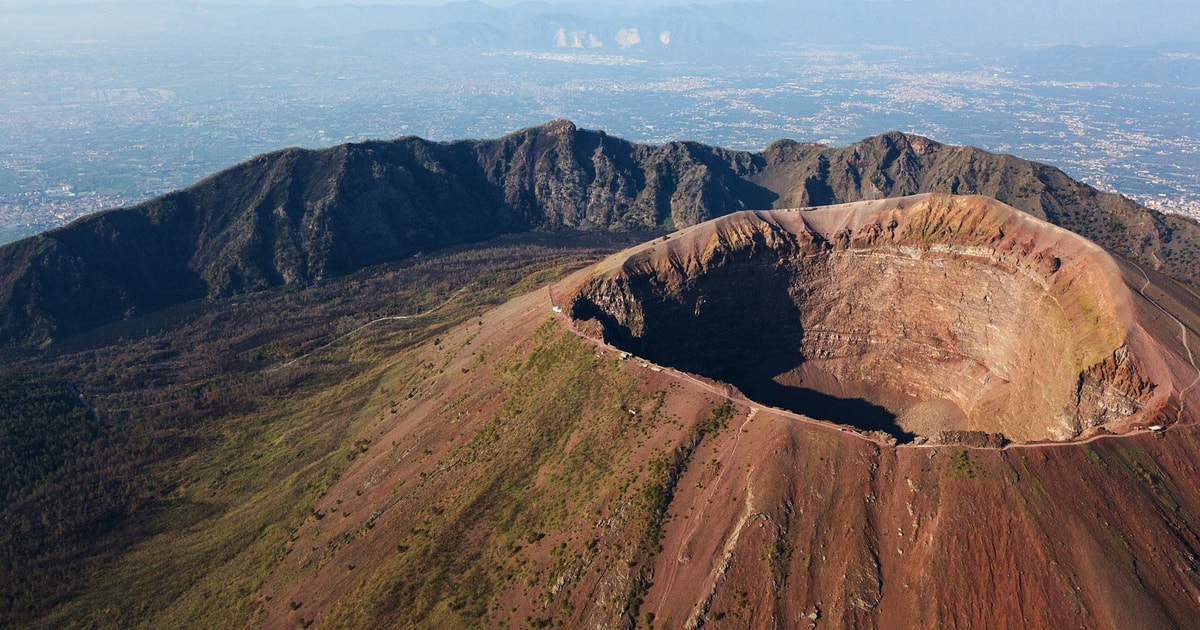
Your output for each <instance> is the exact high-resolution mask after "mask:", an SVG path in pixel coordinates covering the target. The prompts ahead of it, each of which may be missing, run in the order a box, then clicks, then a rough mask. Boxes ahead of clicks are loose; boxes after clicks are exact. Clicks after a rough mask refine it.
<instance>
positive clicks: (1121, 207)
mask: <svg viewBox="0 0 1200 630" xmlns="http://www.w3.org/2000/svg"><path fill="white" fill-rule="evenodd" d="M929 191H944V192H957V193H966V192H974V193H979V194H984V195H989V196H994V197H996V198H997V199H1000V200H1002V201H1004V202H1006V203H1008V204H1010V205H1013V206H1014V207H1017V208H1019V209H1021V210H1024V211H1026V212H1029V213H1031V214H1034V215H1035V216H1038V217H1042V218H1046V219H1048V220H1050V221H1051V222H1054V223H1057V224H1059V225H1063V226H1064V227H1067V228H1069V229H1072V230H1074V231H1077V232H1079V233H1081V234H1083V235H1085V236H1087V237H1089V238H1091V239H1093V240H1095V241H1096V242H1098V243H1101V244H1102V245H1105V246H1106V247H1109V248H1111V249H1113V250H1115V251H1117V252H1119V253H1122V254H1124V255H1128V256H1130V257H1131V258H1133V259H1135V260H1138V261H1140V262H1142V263H1145V264H1147V265H1150V266H1152V267H1154V268H1157V269H1161V270H1162V271H1164V272H1166V273H1168V274H1170V275H1173V276H1175V277H1177V278H1180V279H1182V280H1185V281H1186V282H1189V283H1190V284H1192V285H1193V286H1195V285H1196V284H1198V283H1200V270H1198V268H1197V265H1196V264H1195V257H1196V255H1197V253H1198V247H1200V226H1197V224H1196V223H1195V222H1193V221H1189V220H1187V219H1183V218H1178V217H1169V216H1164V215H1161V214H1158V213H1155V212H1152V211H1149V210H1147V209H1145V208H1142V207H1141V206H1138V205H1137V204H1135V203H1133V202H1131V201H1129V200H1127V199H1124V198H1122V197H1119V196H1116V195H1110V194H1104V193H1099V192H1097V191H1095V190H1094V189H1092V188H1090V187H1088V186H1086V185H1083V184H1080V183H1078V182H1075V181H1073V180H1071V179H1070V178H1068V177H1067V176H1066V175H1064V174H1063V173H1062V172H1061V171H1059V170H1057V169H1054V168H1051V167H1047V166H1043V165H1039V164H1035V163H1032V162H1028V161H1024V160H1020V159H1018V158H1014V157H1010V156H997V155H992V154H988V153H985V152H982V151H979V150H976V149H971V148H966V147H952V146H945V145H940V144H937V143H934V142H931V141H929V140H926V139H923V138H919V137H914V136H905V135H902V134H897V133H890V134H885V135H882V136H878V137H874V138H869V139H867V140H864V141H862V142H860V143H858V144H856V145H853V146H851V147H847V148H843V149H830V148H827V147H823V146H819V145H805V144H797V143H794V142H790V141H781V142H778V143H776V144H774V145H772V146H771V147H769V148H768V149H767V150H766V151H764V152H762V153H746V152H736V151H728V150H724V149H719V148H713V147H707V146H704V145H700V144H696V143H688V142H675V143H670V144H666V145H663V146H646V145H638V144H633V143H630V142H626V141H624V140H621V139H618V138H613V137H611V136H608V135H606V134H604V133H603V132H593V131H585V130H580V129H577V128H576V127H575V126H574V125H573V124H571V123H569V122H566V121H555V122H551V123H548V124H546V125H543V126H541V127H535V128H531V129H526V130H523V131H519V132H516V133H514V134H511V135H508V136H505V137H503V138H499V139H495V140H482V141H458V142H452V143H434V142H429V141H425V140H422V139H419V138H412V137H409V138H401V139H398V140H394V141H389V142H368V143H361V144H351V145H342V146H338V147H333V148H330V149H325V150H320V151H308V150H299V149H288V150H284V151H280V152H276V153H271V154H267V155H263V156H259V157H256V158H254V159H252V160H249V161H247V162H245V163H243V164H240V165H238V166H235V167H233V168H231V169H229V170H227V171H224V172H221V173H218V174H217V175H214V176H212V177H210V178H208V179H206V180H204V181H202V182H200V183H198V184H196V185H195V186H192V187H190V188H188V189H185V190H182V191H178V192H175V193H171V194H169V195H166V196H164V197H161V198H158V199H155V200H152V201H149V202H146V203H144V204H141V205H138V206H134V207H131V208H126V209H119V210H112V211H109V212H105V213H101V214H98V215H94V216H90V217H86V218H84V219H80V220H78V221H76V222H74V223H72V224H71V225H68V226H66V227H63V228H61V229H58V230H54V231H51V232H48V233H46V234H43V235H40V236H37V237H34V238H30V239H26V240H24V241H19V242H17V243H13V244H10V245H8V246H5V247H3V248H0V343H8V344H12V343H17V344H21V345H28V344H38V343H43V342H45V341H47V340H49V339H56V338H62V337H65V336H70V335H72V334H75V333H78V332H81V331H84V330H88V329H90V328H92V327H94V326H95V325H97V324H100V323H105V322H111V321H114V320H118V319H122V318H127V317H130V316H132V315H136V314H139V313H145V312H148V311H153V310H156V309H159V308H162V307H165V306H169V305H173V304H179V303H182V302H185V301H188V300H192V299H196V298H203V297H209V298H212V297H219V296H229V295H237V294H243V293H249V292H254V291H258V290H262V289H265V288H269V287H275V286H304V285H307V284H309V283H312V282H314V281H318V280H321V279H323V278H329V277H334V276H339V275H343V274H346V273H349V272H352V271H355V270H357V269H361V268H363V267H366V266H369V265H373V264H377V263H381V262H385V261H390V260H396V259H400V258H403V257H406V256H410V255H413V254H415V253H418V252H423V251H429V250H432V249H436V248H439V247H443V246H446V245H450V244H454V243H463V242H473V241H478V240H482V239H484V238H488V237H491V236H494V235H497V234H500V233H507V232H519V231H526V230H547V229H549V230H553V229H558V228H563V227H571V228H574V227H579V228H597V229H617V230H625V229H639V228H641V229H645V228H668V229H669V228H673V227H683V226H687V225H693V224H695V223H698V222H701V221H704V220H706V219H709V218H712V217H716V216H721V215H724V214H728V213H730V212H733V211H737V210H743V209H758V208H769V207H789V206H802V205H823V204H830V203H840V202H847V201H855V200H859V199H871V198H877V197H882V196H901V195H908V194H913V193H918V192H929Z"/></svg>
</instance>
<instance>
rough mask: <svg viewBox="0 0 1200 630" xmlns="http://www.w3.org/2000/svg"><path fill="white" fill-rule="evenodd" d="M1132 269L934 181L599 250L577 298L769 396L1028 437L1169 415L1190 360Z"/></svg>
mask: <svg viewBox="0 0 1200 630" xmlns="http://www.w3.org/2000/svg"><path fill="white" fill-rule="evenodd" d="M1142 280H1143V277H1142V276H1141V275H1140V270H1139V269H1138V268H1137V267H1133V266H1132V265H1130V264H1128V263H1124V262H1122V261H1118V260H1117V259H1115V258H1113V257H1112V256H1111V255H1110V254H1108V253H1107V252H1105V251H1104V250H1102V249H1101V248H1099V247H1098V246H1096V245H1094V244H1092V243H1090V242H1088V241H1087V240H1085V239H1083V238H1081V237H1079V236H1077V235H1075V234H1072V233H1070V232H1067V231H1065V230H1062V229H1060V228H1056V227H1054V226H1051V225H1049V224H1047V223H1044V222H1041V221H1038V220H1036V219H1033V218H1031V217H1029V216H1028V215H1025V214H1022V213H1020V212H1017V211H1015V210H1013V209H1011V208H1009V207H1007V206H1004V205H1003V204H1000V203H998V202H995V201H992V200H988V199H986V198H983V197H950V196H942V195H934V196H919V197H910V198H906V199H901V200H888V201H878V202H868V203H859V204H850V205H846V206H835V207H830V208H820V209H810V210H780V211H771V212H744V213H740V214H736V215H732V216H729V217H726V218H723V219H719V220H716V221H713V222H710V223H707V224H703V225H700V226H696V227H694V228H690V229H688V230H685V231H684V232H682V233H680V234H677V235H674V236H672V237H671V238H669V239H668V240H667V241H665V242H656V243H654V244H652V245H648V246H643V248H641V249H639V250H636V251H634V252H632V253H628V254H622V255H620V256H619V257H618V258H615V259H613V260H610V261H609V264H607V265H606V266H605V267H604V269H602V270H601V271H600V272H599V273H597V274H596V275H595V276H593V277H592V278H590V279H588V280H586V281H585V282H584V284H583V285H582V287H581V288H580V290H579V292H578V294H577V296H576V297H575V299H574V302H573V308H574V311H575V314H576V315H577V317H580V318H591V319H597V320H599V321H601V322H602V323H603V325H604V334H605V336H606V338H607V339H609V340H610V341H611V342H612V343H614V344H616V345H617V346H619V347H623V348H627V349H628V350H630V351H631V352H633V353H635V354H638V355H641V356H645V357H647V358H649V359H652V360H654V361H656V362H658V363H661V364H664V365H671V366H675V367H679V368H680V369H684V370H686V371H689V372H694V373H699V374H704V375H706V376H710V377H712V378H716V379H720V380H723V381H726V382H729V383H731V384H733V385H736V386H737V387H738V388H740V389H741V390H742V391H744V392H745V393H746V394H747V396H748V397H749V398H750V399H752V400H755V401H757V402H761V403H763V404H766V405H770V406H773V407H780V408H784V409H789V410H791V411H794V412H798V413H802V414H806V415H810V416H813V417H816V418H820V419H826V420H831V421H834V422H840V423H844V424H849V425H853V426H857V427H859V428H864V429H873V430H882V431H884V432H887V433H890V434H892V435H894V436H896V437H898V438H900V440H901V441H911V440H914V439H915V440H917V441H924V440H929V439H943V440H944V439H946V438H954V437H955V436H958V437H960V438H961V437H962V436H961V432H983V433H990V434H1003V436H1004V437H1005V438H1007V439H1008V440H1012V441H1017V442H1029V441H1043V440H1068V439H1073V438H1075V437H1077V436H1080V435H1081V434H1089V435H1090V433H1087V432H1088V431H1089V430H1092V431H1093V432H1094V430H1095V428H1096V427H1101V428H1102V429H1103V430H1107V431H1127V430H1129V429H1130V428H1131V427H1133V426H1144V425H1148V424H1169V423H1171V422H1174V421H1177V420H1178V418H1177V417H1175V416H1176V415H1177V414H1178V408H1179V406H1180V401H1182V400H1183V399H1184V398H1186V397H1189V396H1193V395H1194V394H1195V390H1194V388H1193V387H1189V386H1190V385H1191V384H1192V381H1193V380H1194V378H1195V369H1194V367H1193V366H1192V364H1191V359H1190V357H1189V355H1188V348H1187V347H1185V346H1184V344H1183V341H1184V340H1183V338H1182V337H1180V330H1181V328H1180V326H1181V325H1182V323H1181V322H1180V321H1178V319H1179V317H1178V316H1176V315H1175V314H1173V313H1172V312H1168V311H1164V310H1162V308H1167V307H1164V306H1163V304H1161V302H1163V300H1161V299H1160V300H1158V301H1155V300H1154V299H1152V298H1151V297H1147V296H1144V295H1142V293H1141V286H1140V285H1141V284H1148V282H1146V283H1143V282H1142ZM1176 288H1177V287H1176ZM1168 306H1169V305H1168ZM1160 307H1162V308H1160ZM1171 308H1175V310H1180V311H1181V312H1182V313H1183V315H1184V316H1185V317H1186V316H1187V310H1186V309H1180V308H1178V307H1176V306H1171ZM1183 327H1184V328H1186V326H1183ZM1152 340H1162V341H1163V343H1159V342H1158V341H1152Z"/></svg>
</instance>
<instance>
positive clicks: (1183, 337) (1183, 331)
mask: <svg viewBox="0 0 1200 630" xmlns="http://www.w3.org/2000/svg"><path fill="white" fill-rule="evenodd" d="M1129 264H1131V265H1133V266H1134V267H1135V268H1136V269H1137V270H1138V273H1140V274H1142V278H1144V279H1145V280H1146V283H1145V284H1143V285H1142V287H1141V288H1140V289H1138V293H1140V294H1141V295H1142V297H1143V298H1144V299H1145V300H1146V301H1147V302H1149V303H1151V304H1153V305H1154V308H1157V309H1158V310H1160V311H1162V312H1163V314H1164V315H1166V316H1167V317H1170V318H1171V319H1173V320H1175V323H1176V324H1179V334H1180V338H1179V339H1180V341H1182V342H1183V349H1184V350H1186V351H1187V355H1188V361H1189V362H1191V364H1192V369H1193V370H1196V378H1195V379H1194V380H1193V381H1192V383H1191V385H1188V386H1187V387H1185V388H1184V389H1183V391H1181V392H1179V414H1180V415H1183V405H1184V402H1185V400H1184V395H1185V394H1187V393H1188V392H1190V391H1192V389H1194V388H1195V387H1196V384H1197V383H1200V367H1197V366H1196V357H1195V356H1194V355H1193V354H1192V347H1191V346H1190V345H1188V328H1187V326H1185V325H1184V324H1183V322H1181V321H1179V318H1178V317H1175V316H1174V315H1172V314H1171V313H1170V312H1168V311H1167V309H1165V308H1163V307H1162V305H1160V304H1159V303H1158V302H1155V301H1154V300H1153V299H1151V298H1150V296H1148V295H1146V287H1149V286H1150V276H1148V275H1146V270H1145V269H1142V266H1141V265H1139V264H1137V263H1135V262H1133V261H1132V260H1131V261H1129Z"/></svg>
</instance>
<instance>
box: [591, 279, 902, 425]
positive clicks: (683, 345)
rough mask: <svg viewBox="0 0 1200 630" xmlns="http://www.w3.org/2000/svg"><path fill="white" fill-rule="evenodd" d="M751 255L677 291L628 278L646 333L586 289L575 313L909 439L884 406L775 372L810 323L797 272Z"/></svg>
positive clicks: (628, 343)
mask: <svg viewBox="0 0 1200 630" xmlns="http://www.w3.org/2000/svg"><path fill="white" fill-rule="evenodd" d="M749 262H750V261H747V260H736V259H735V260H727V261H725V263H726V265H724V267H725V269H724V271H725V273H710V274H707V275H705V276H702V277H700V278H698V279H697V280H696V281H695V282H693V283H690V284H687V285H685V286H684V287H682V288H681V289H680V290H677V291H664V290H663V287H661V286H657V285H656V284H655V283H654V282H652V281H650V280H648V279H647V278H645V277H640V276H635V277H632V278H629V285H628V286H627V287H625V289H626V290H627V291H628V293H626V295H627V296H629V297H634V299H635V300H636V302H637V303H638V304H639V305H640V307H641V319H642V321H641V330H640V331H639V333H640V334H634V333H633V331H631V330H630V329H629V328H628V327H627V326H625V325H623V324H622V323H621V320H620V319H619V318H618V317H615V316H614V315H613V314H612V313H610V312H608V311H606V310H605V309H604V308H603V307H601V306H600V305H599V304H596V303H595V302H593V301H592V300H591V299H589V298H588V297H585V296H580V297H578V298H577V299H576V301H575V302H574V303H573V304H572V309H571V316H572V317H573V318H575V319H595V320H597V321H598V322H599V323H600V324H601V326H602V328H603V331H604V339H605V341H606V342H608V343H610V344H612V345H613V346H616V347H617V348H620V349H622V350H626V351H628V352H631V353H633V354H635V355H637V356H640V357H644V358H646V359H649V360H650V361H653V362H655V363H657V364H659V365H665V366H670V367H673V368H676V369H679V370H682V371H685V372H691V373H693V374H698V375H701V376H704V377H707V378H711V379H715V380H718V381H722V382H725V383H729V384H730V385H733V386H734V387H737V388H738V389H739V390H741V391H742V392H743V393H744V394H745V395H746V396H747V397H748V398H750V399H751V400H754V401H756V402H759V403H761V404H763V405H764V406H769V407H776V408H779V409H785V410H787V411H791V412H793V413H797V414H801V415H805V416H809V417H811V418H814V419H817V420H825V421H829V422H834V423H837V424H843V425H846V426H848V427H853V428H855V429H859V430H863V431H883V432H884V433H887V434H888V435H890V436H892V437H894V438H895V439H896V441H897V442H901V443H903V442H911V441H912V440H913V439H914V438H915V437H916V436H915V435H914V434H913V433H911V432H908V431H906V430H904V429H903V428H902V427H900V425H899V424H897V422H896V419H897V418H896V415H895V414H894V413H892V412H891V411H889V410H888V409H887V408H885V407H882V406H880V405H877V404H874V403H872V402H870V401H868V400H865V399H862V398H842V397H839V396H834V395H832V394H829V393H826V392H822V391H818V390H815V389H810V388H806V387H793V386H788V385H783V384H780V383H778V382H777V381H775V380H774V378H775V377H776V376H777V375H780V374H784V373H787V372H790V371H793V370H795V369H796V368H798V367H799V366H800V365H802V364H803V363H804V362H805V357H804V355H803V353H802V352H801V350H800V349H801V348H802V347H803V340H804V334H805V331H804V329H803V326H802V324H801V321H802V317H801V313H800V310H799V308H798V306H797V304H796V301H795V300H794V299H793V297H792V295H791V292H790V291H789V277H790V276H791V274H790V273H781V271H782V270H781V269H779V268H777V267H774V266H773V265H769V264H767V265H764V264H761V262H759V264H748V263H749ZM730 271H732V272H733V273H729V272H730ZM598 297H600V298H604V297H606V296H598ZM609 299H611V298H609ZM604 301H605V302H607V301H608V299H605V300H604Z"/></svg>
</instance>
